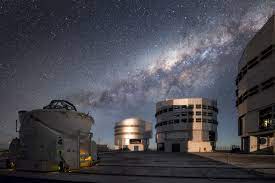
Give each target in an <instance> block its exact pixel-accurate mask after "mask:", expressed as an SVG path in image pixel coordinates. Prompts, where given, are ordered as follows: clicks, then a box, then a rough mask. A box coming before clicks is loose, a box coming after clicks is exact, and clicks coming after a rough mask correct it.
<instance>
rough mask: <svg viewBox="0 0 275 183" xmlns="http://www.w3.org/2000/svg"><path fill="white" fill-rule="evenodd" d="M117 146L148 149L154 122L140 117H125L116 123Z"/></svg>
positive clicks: (141, 149) (140, 149)
mask: <svg viewBox="0 0 275 183" xmlns="http://www.w3.org/2000/svg"><path fill="white" fill-rule="evenodd" d="M114 129H115V142H114V143H115V148H116V149H129V150H130V151H146V150H147V149H148V147H149V139H150V138H152V123H150V122H147V121H144V120H142V119H139V118H128V119H124V120H122V121H120V122H117V123H116V124H115V128H114Z"/></svg>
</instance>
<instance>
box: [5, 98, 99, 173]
mask: <svg viewBox="0 0 275 183" xmlns="http://www.w3.org/2000/svg"><path fill="white" fill-rule="evenodd" d="M18 114H19V122H20V129H19V143H18V142H17V141H18V139H14V141H15V140H16V142H17V143H13V142H12V143H11V145H10V150H11V151H12V149H16V150H17V152H16V154H17V159H16V169H21V170H31V171H56V170H59V169H60V168H62V167H60V163H61V162H62V165H64V166H67V167H68V168H70V169H78V168H80V167H83V166H89V165H90V163H91V158H92V149H93V148H92V141H91V138H92V134H91V133H90V130H91V127H92V124H93V123H94V120H93V118H92V117H91V116H89V115H87V114H85V113H81V112H77V110H76V108H75V106H74V105H73V104H71V103H70V102H68V101H64V100H53V101H51V103H50V104H49V105H47V106H45V107H44V108H43V109H36V110H32V111H19V112H18ZM14 144H16V146H19V147H13V146H14Z"/></svg>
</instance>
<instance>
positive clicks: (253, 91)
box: [247, 86, 259, 96]
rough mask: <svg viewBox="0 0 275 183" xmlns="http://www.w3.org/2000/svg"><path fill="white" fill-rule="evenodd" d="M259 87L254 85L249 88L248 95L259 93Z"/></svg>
mask: <svg viewBox="0 0 275 183" xmlns="http://www.w3.org/2000/svg"><path fill="white" fill-rule="evenodd" d="M258 88H259V87H258V86H254V87H253V88H251V89H249V90H248V91H247V95H248V96H252V95H255V94H257V93H258V92H259V90H258Z"/></svg>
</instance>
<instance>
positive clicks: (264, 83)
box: [262, 77, 275, 90]
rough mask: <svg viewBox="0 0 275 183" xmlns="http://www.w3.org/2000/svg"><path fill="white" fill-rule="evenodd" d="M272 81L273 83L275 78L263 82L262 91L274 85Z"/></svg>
mask: <svg viewBox="0 0 275 183" xmlns="http://www.w3.org/2000/svg"><path fill="white" fill-rule="evenodd" d="M274 81H275V78H274V77H271V78H269V79H268V80H266V81H265V82H263V83H262V90H265V89H268V88H270V87H271V86H273V85H274V84H275V83H274Z"/></svg>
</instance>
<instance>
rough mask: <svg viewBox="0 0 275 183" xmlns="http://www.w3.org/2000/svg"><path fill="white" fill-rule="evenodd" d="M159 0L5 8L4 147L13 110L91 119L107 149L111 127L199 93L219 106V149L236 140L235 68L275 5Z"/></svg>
mask: <svg viewBox="0 0 275 183" xmlns="http://www.w3.org/2000/svg"><path fill="white" fill-rule="evenodd" d="M157 2H158V3H157ZM157 2H156V1H137V0H135V1H129V2H122V1H91V2H89V3H87V2H86V1H72V2H70V3H67V2H65V1H64V4H61V5H56V6H55V8H52V6H51V5H53V3H42V2H40V1H33V2H31V3H28V4H27V6H26V7H25V9H23V10H20V11H22V12H16V10H18V11H19V9H20V8H21V6H22V4H20V3H19V1H18V2H17V1H15V3H10V4H9V3H7V2H5V1H4V2H3V3H2V4H1V6H0V7H1V8H0V13H1V14H3V15H4V20H5V23H4V24H3V26H2V27H0V31H1V39H3V41H5V42H6V43H2V42H1V43H2V44H1V45H0V47H1V48H2V49H1V54H2V58H4V59H3V60H2V61H1V63H0V79H1V80H0V81H1V82H0V84H1V85H0V87H1V91H0V93H1V96H0V98H1V99H2V101H4V103H2V104H1V109H3V110H2V111H1V112H0V113H2V115H1V116H3V117H2V118H0V121H1V125H2V127H1V133H3V136H5V138H3V140H2V141H1V142H0V143H1V144H6V143H7V142H8V141H9V140H10V138H12V137H13V136H15V135H16V134H15V132H14V130H13V129H14V122H13V121H14V120H15V119H16V111H17V110H20V109H24V108H26V109H32V108H37V107H39V108H40V107H42V106H43V105H45V104H46V103H48V102H49V100H50V99H53V98H65V99H68V100H70V101H72V102H73V103H74V104H76V106H77V107H78V109H79V110H82V111H84V112H89V113H90V114H92V115H93V116H94V117H95V120H96V125H95V128H94V129H93V130H92V131H93V132H94V133H95V138H96V139H97V138H100V139H101V142H104V143H109V144H112V141H113V137H112V135H113V124H114V122H116V121H118V120H121V119H123V118H126V117H129V116H139V117H141V118H144V119H147V120H150V121H152V122H153V123H155V119H154V112H155V108H154V107H155V103H156V102H157V101H159V100H163V99H166V98H182V97H196V96H202V97H208V98H213V99H217V100H218V103H219V108H220V115H219V118H218V119H219V122H220V123H219V134H220V135H219V144H226V145H230V144H232V143H238V137H237V130H236V129H237V125H236V110H235V107H234V104H235V97H234V90H235V88H234V87H235V86H234V78H235V75H236V70H237V63H238V60H239V58H240V55H241V53H242V50H243V48H244V46H245V45H246V44H247V42H248V41H249V40H250V39H251V38H252V36H253V35H254V34H255V32H256V31H257V30H259V29H260V28H261V27H262V25H263V24H264V23H265V22H266V21H267V19H268V18H269V17H270V16H271V15H272V13H273V11H274V10H275V3H274V1H253V2H252V1H250V2H248V1H233V0H232V1H162V3H160V1H157ZM237 2H238V3H237ZM63 5H64V7H63ZM12 7H13V9H12ZM45 7H46V8H45ZM61 7H62V8H61ZM14 9H15V10H14ZM61 9H62V10H61ZM20 13H21V14H24V16H23V17H22V16H20ZM26 13H27V14H26ZM9 20H12V21H9ZM18 22H20V23H19V24H18ZM26 26H29V27H26ZM12 28H14V29H15V30H12V31H10V30H9V29H12ZM8 32H12V33H13V34H14V35H15V36H12V35H10V34H11V33H8ZM5 34H6V36H3V35H5ZM5 37H7V38H5ZM8 38H9V40H7V39H8ZM2 62H3V63H2ZM34 68H35V69H34ZM232 136H233V138H232Z"/></svg>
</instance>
